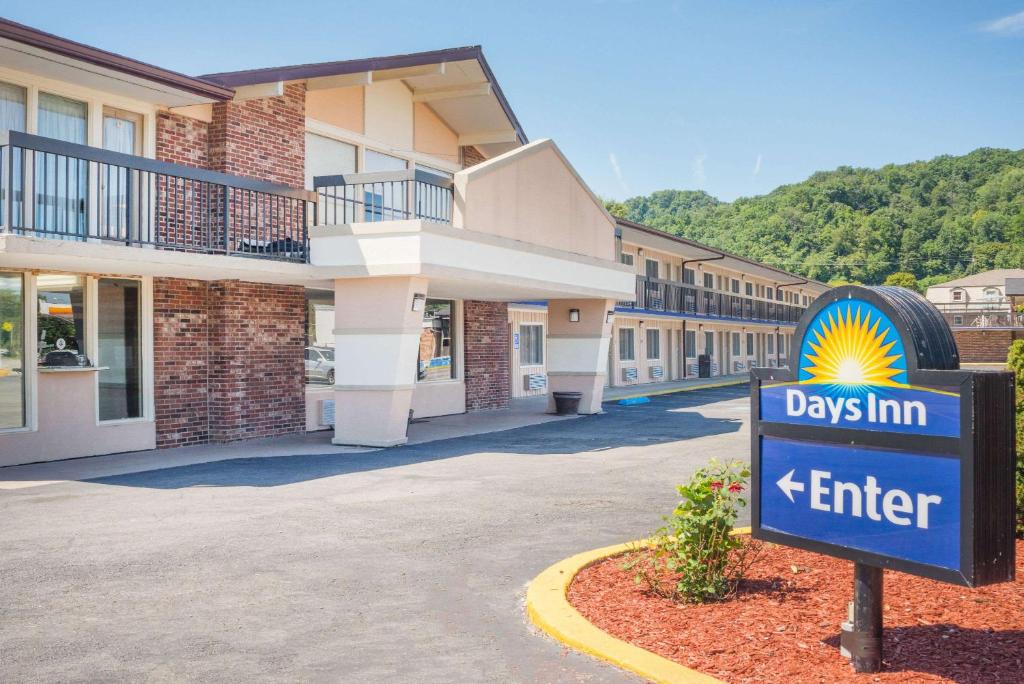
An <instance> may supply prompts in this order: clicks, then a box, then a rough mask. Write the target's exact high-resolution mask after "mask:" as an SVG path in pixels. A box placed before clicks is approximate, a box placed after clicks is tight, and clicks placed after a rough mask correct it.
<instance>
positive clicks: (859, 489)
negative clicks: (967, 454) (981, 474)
mask: <svg viewBox="0 0 1024 684" xmlns="http://www.w3.org/2000/svg"><path fill="white" fill-rule="evenodd" d="M760 485H761V487H760V489H761V527H763V528H765V529H771V530H775V531H778V532H785V533H788V534H792V535H796V536H798V537H805V538H807V539H815V540H819V541H824V542H828V543H832V544H843V545H845V546H849V547H851V548H856V549H860V550H862V551H870V552H873V553H877V554H882V555H886V556H892V557H894V558H901V559H903V560H908V561H916V562H918V563H925V564H928V565H935V566H939V567H943V568H947V569H949V570H958V569H959V568H960V460H959V459H957V458H951V457H949V456H936V455H929V454H918V453H905V452H894V451H885V450H882V449H868V448H856V447H848V446H842V445H825V444H813V443H808V442H798V441H792V440H785V439H776V438H772V437H762V438H761V468H760Z"/></svg>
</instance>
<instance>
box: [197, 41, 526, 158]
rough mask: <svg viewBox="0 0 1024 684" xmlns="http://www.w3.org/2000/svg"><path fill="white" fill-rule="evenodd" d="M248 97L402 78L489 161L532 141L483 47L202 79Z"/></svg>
mask: <svg viewBox="0 0 1024 684" xmlns="http://www.w3.org/2000/svg"><path fill="white" fill-rule="evenodd" d="M201 78H203V79H204V80H208V81H213V82H215V83H219V84H221V85H223V86H226V87H230V88H235V89H238V90H239V94H240V95H242V96H244V94H245V93H246V92H247V91H249V90H252V89H257V88H260V87H262V86H266V85H267V84H271V85H272V84H278V83H281V84H283V83H288V82H305V83H306V87H307V88H309V89H310V90H320V89H328V88H345V87H351V86H360V85H370V84H372V83H374V82H380V81H392V80H397V79H400V80H401V81H402V82H404V83H405V84H406V86H408V87H409V89H410V90H411V91H412V94H413V96H412V97H413V101H414V102H421V103H424V104H427V105H428V106H430V108H431V109H433V110H434V112H435V113H436V114H437V115H438V116H439V117H440V118H441V119H442V120H443V121H444V122H445V124H447V125H448V127H449V128H451V129H452V130H453V131H454V132H455V133H456V134H457V135H458V136H459V144H460V145H473V146H475V147H477V148H479V149H480V151H481V152H483V153H484V154H485V155H486V156H488V157H491V156H495V155H497V154H501V153H503V152H506V151H508V150H510V149H512V148H514V147H517V146H519V145H524V144H526V143H527V142H528V140H527V137H526V133H524V132H523V129H522V126H521V125H520V124H519V121H518V119H516V115H515V113H514V112H513V111H512V107H511V106H510V105H509V103H508V100H506V99H505V95H504V93H502V91H501V87H500V86H499V85H498V81H497V79H495V77H494V73H493V72H492V71H491V68H490V66H489V65H488V64H487V60H486V59H484V55H483V50H482V49H481V48H480V46H479V45H473V46H468V47H459V48H450V49H446V50H433V51H430V52H417V53H413V54H406V55H392V56H389V57H373V58H369V59H353V60H345V61H339V62H320V63H316V64H297V65H294V66H283V67H270V68H266V69H251V70H248V71H231V72H223V73H216V74H207V75H205V76H202V77H201Z"/></svg>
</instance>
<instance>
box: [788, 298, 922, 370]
mask: <svg viewBox="0 0 1024 684" xmlns="http://www.w3.org/2000/svg"><path fill="white" fill-rule="evenodd" d="M844 307H845V311H844ZM800 355H801V358H802V359H804V363H802V364H801V367H800V382H803V383H815V384H817V383H822V384H839V385H889V386H894V387H902V386H906V379H907V371H906V362H905V359H904V354H903V344H902V343H901V342H900V338H899V336H898V335H897V334H896V332H895V331H894V330H893V328H892V324H891V323H890V322H889V320H888V318H887V317H886V316H884V315H883V314H882V313H881V312H880V311H878V310H877V309H875V308H874V307H873V306H871V305H869V304H866V303H863V304H862V303H857V304H854V303H851V302H836V303H834V304H832V305H830V306H828V307H826V308H825V309H823V310H822V311H821V312H819V314H818V315H817V316H816V317H815V319H814V321H813V322H812V323H811V325H810V326H809V329H808V332H807V334H806V335H805V336H804V343H803V345H802V348H801V350H800Z"/></svg>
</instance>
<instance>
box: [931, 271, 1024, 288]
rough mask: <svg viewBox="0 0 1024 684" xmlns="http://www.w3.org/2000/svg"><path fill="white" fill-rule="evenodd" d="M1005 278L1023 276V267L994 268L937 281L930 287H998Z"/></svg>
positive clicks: (1003, 282)
mask: <svg viewBox="0 0 1024 684" xmlns="http://www.w3.org/2000/svg"><path fill="white" fill-rule="evenodd" d="M1007 278H1024V268H996V269H993V270H991V271H982V272H981V273H975V274H974V275H969V276H964V277H963V278H957V279H956V280H950V281H948V282H945V283H938V284H936V285H932V287H985V286H990V287H998V286H1002V285H1004V284H1005V283H1006V279H1007Z"/></svg>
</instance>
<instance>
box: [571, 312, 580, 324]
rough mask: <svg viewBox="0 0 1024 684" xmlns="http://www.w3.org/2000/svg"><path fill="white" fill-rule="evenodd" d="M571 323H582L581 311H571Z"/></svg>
mask: <svg viewBox="0 0 1024 684" xmlns="http://www.w3.org/2000/svg"><path fill="white" fill-rule="evenodd" d="M569 322H570V323H579V322H580V310H579V309H569Z"/></svg>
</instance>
